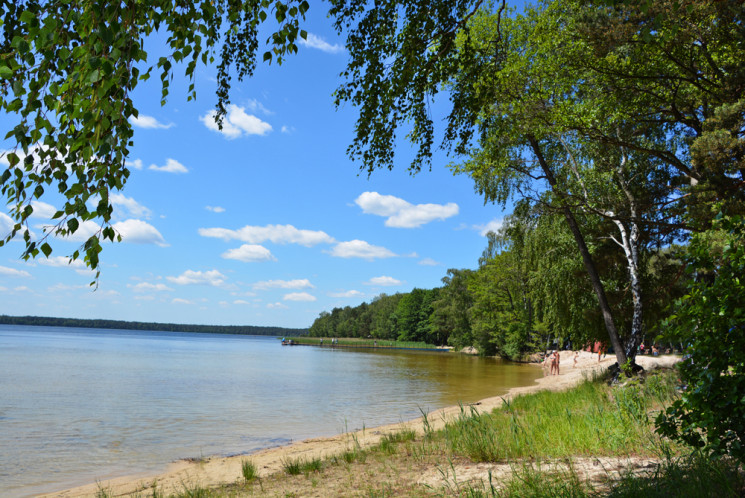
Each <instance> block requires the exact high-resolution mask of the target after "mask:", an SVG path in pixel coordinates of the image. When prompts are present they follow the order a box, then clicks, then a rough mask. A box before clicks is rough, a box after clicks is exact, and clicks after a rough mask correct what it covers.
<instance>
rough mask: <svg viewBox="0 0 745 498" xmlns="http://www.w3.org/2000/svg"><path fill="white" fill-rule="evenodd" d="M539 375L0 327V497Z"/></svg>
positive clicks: (427, 356) (215, 339)
mask: <svg viewBox="0 0 745 498" xmlns="http://www.w3.org/2000/svg"><path fill="white" fill-rule="evenodd" d="M540 376H542V372H541V369H540V368H537V367H535V366H533V365H519V364H512V363H507V362H502V361H499V360H495V359H491V358H477V357H471V356H465V355H460V354H453V353H435V352H416V351H395V350H358V349H355V350H349V349H342V348H330V347H324V348H318V347H308V346H295V347H282V346H281V345H280V342H279V341H278V340H277V339H276V338H274V337H259V336H239V335H218V334H193V333H171V332H143V331H127V330H100V329H77V328H58V327H31V326H14V325H0V448H2V451H0V496H28V495H33V494H37V493H41V492H51V491H57V490H61V489H64V488H68V487H72V486H75V485H79V484H86V483H90V482H95V481H96V480H103V479H107V478H110V477H114V476H121V475H129V474H135V473H141V472H152V471H158V470H163V469H165V467H166V465H167V464H168V463H169V462H172V461H174V460H178V459H181V458H199V457H201V456H210V455H220V456H226V455H233V454H242V453H249V452H252V451H256V450H259V449H263V448H267V447H272V446H279V445H282V444H286V443H289V442H291V441H294V440H300V439H307V438H310V437H318V436H331V435H335V434H339V433H341V432H346V431H351V430H356V429H361V428H363V427H375V426H378V425H383V424H389V423H395V422H399V421H402V420H409V419H412V418H416V417H418V416H420V415H421V411H422V410H423V411H425V412H429V411H433V410H435V409H437V408H441V407H444V406H449V405H455V404H457V403H459V402H471V401H476V400H478V399H482V398H486V397H490V396H496V395H499V394H503V393H505V392H507V391H508V390H509V389H510V388H511V387H514V386H523V385H529V384H532V383H533V381H534V380H535V379H536V378H538V377H540Z"/></svg>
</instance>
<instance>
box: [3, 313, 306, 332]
mask: <svg viewBox="0 0 745 498" xmlns="http://www.w3.org/2000/svg"><path fill="white" fill-rule="evenodd" d="M0 324H8V325H36V326H44V327H78V328H92V329H122V330H149V331H154V332H199V333H202V334H238V335H268V336H285V335H293V336H297V335H305V334H307V333H308V329H291V328H285V327H260V326H254V325H192V324H188V325H185V324H181V323H155V322H128V321H124V320H99V319H82V318H55V317H46V316H8V315H0Z"/></svg>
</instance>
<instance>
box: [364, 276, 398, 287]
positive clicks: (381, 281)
mask: <svg viewBox="0 0 745 498" xmlns="http://www.w3.org/2000/svg"><path fill="white" fill-rule="evenodd" d="M368 284H369V285H381V286H392V285H401V281H400V280H397V279H395V278H393V277H387V276H385V275H382V276H380V277H373V278H371V279H370V281H369V282H368Z"/></svg>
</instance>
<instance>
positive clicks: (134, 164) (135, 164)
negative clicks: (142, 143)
mask: <svg viewBox="0 0 745 498" xmlns="http://www.w3.org/2000/svg"><path fill="white" fill-rule="evenodd" d="M124 166H125V167H127V168H134V169H142V168H143V164H142V159H134V160H132V161H130V160H129V159H127V160H126V161H124Z"/></svg>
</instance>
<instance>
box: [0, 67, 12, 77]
mask: <svg viewBox="0 0 745 498" xmlns="http://www.w3.org/2000/svg"><path fill="white" fill-rule="evenodd" d="M12 77H13V70H12V69H11V68H9V67H8V66H0V78H2V79H4V80H9V79H10V78H12Z"/></svg>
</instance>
